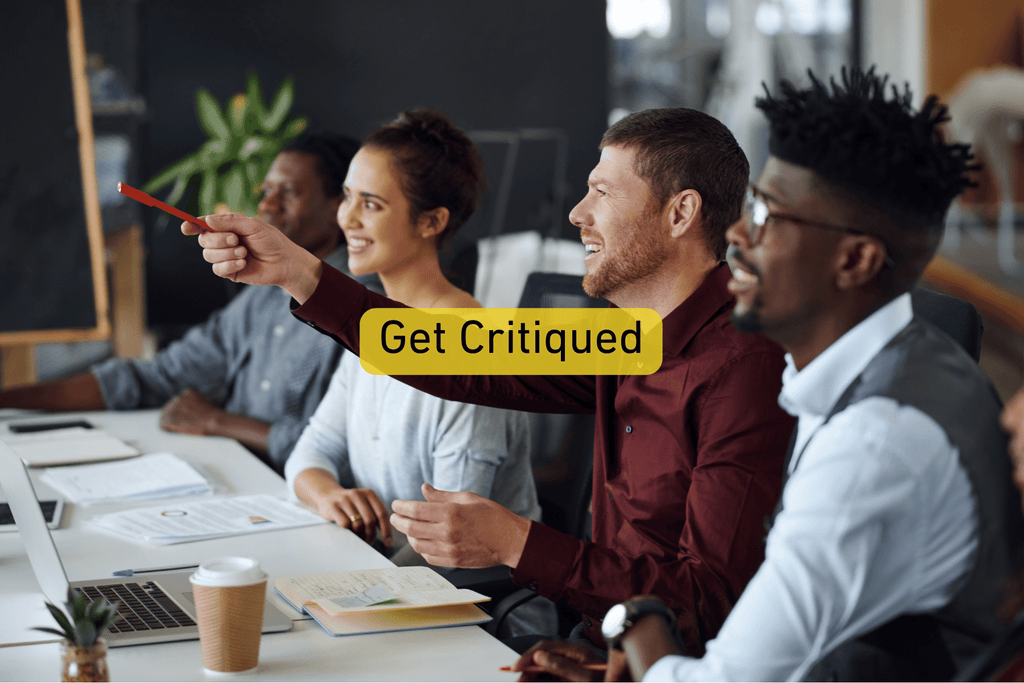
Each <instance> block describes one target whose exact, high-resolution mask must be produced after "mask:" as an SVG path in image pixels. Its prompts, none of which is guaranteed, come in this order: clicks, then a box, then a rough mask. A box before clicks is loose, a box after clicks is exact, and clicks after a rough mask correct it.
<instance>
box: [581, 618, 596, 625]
mask: <svg viewBox="0 0 1024 683" xmlns="http://www.w3.org/2000/svg"><path fill="white" fill-rule="evenodd" d="M583 625H584V626H586V627H587V628H590V627H591V626H593V625H594V622H592V621H591V620H590V617H587V618H585V619H584V620H583Z"/></svg>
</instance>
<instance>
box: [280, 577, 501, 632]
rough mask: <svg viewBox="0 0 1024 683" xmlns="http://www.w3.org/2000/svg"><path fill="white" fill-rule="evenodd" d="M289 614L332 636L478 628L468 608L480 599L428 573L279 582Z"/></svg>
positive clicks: (478, 617)
mask: <svg viewBox="0 0 1024 683" xmlns="http://www.w3.org/2000/svg"><path fill="white" fill-rule="evenodd" d="M274 587H275V589H276V590H277V592H278V593H279V594H280V595H281V596H282V597H283V598H284V599H285V600H287V601H288V602H289V603H291V605H292V606H293V607H295V609H297V610H299V611H301V612H305V613H307V614H309V615H310V616H311V617H313V618H314V619H315V620H316V621H317V623H319V624H320V625H321V626H322V627H323V628H324V630H325V631H327V632H328V633H330V634H331V635H335V636H346V635H355V634H360V633H381V632H385V631H405V630H410V629H421V628H444V627H447V626H465V625H469V624H482V623H484V622H486V621H490V619H491V617H490V616H488V614H487V613H486V612H484V611H483V610H481V609H480V608H479V607H477V606H476V605H475V604H473V603H477V602H484V601H487V600H490V598H489V597H487V596H486V595H481V594H480V593H477V592H476V591H471V590H468V589H465V588H461V589H460V588H456V587H455V586H454V585H452V584H451V583H450V582H449V581H448V580H447V579H445V578H444V577H443V576H441V575H440V574H438V573H437V572H435V571H434V570H433V569H430V568H429V567H396V568H394V569H361V570H357V571H350V572H335V573H329V574H309V575H306V576H283V577H280V578H278V579H277V581H276V582H275V584H274Z"/></svg>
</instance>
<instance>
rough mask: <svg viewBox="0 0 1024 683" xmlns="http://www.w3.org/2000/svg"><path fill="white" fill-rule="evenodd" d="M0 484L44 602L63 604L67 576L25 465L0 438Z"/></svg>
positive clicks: (65, 596)
mask: <svg viewBox="0 0 1024 683" xmlns="http://www.w3.org/2000/svg"><path fill="white" fill-rule="evenodd" d="M0 485H2V486H3V488H4V494H5V495H6V497H7V502H8V503H9V504H10V506H11V512H13V513H14V521H15V522H16V523H17V524H18V531H19V532H21V539H22V541H23V542H24V543H25V552H26V553H27V554H28V560H29V562H30V563H31V564H32V571H34V572H35V575H36V581H38V582H39V587H40V588H42V590H43V594H44V595H46V599H47V600H49V601H50V602H52V603H53V604H55V605H62V604H64V601H65V600H67V597H68V577H67V574H66V573H65V571H64V565H63V564H62V563H61V561H60V555H58V554H57V546H56V545H54V543H53V537H52V536H51V535H50V529H49V528H47V526H46V519H45V518H44V517H43V511H42V510H41V509H40V507H39V501H38V499H37V498H36V492H35V488H33V486H32V479H31V478H29V476H28V469H26V467H25V463H23V462H22V461H21V458H19V457H18V455H17V454H16V453H15V452H14V451H13V450H11V448H10V446H8V445H7V444H6V443H4V441H3V439H0Z"/></svg>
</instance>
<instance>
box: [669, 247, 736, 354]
mask: <svg viewBox="0 0 1024 683" xmlns="http://www.w3.org/2000/svg"><path fill="white" fill-rule="evenodd" d="M730 277H732V271H730V270H729V267H728V266H727V265H726V264H725V263H720V264H718V266H717V267H716V268H715V269H714V270H712V271H711V272H710V273H708V274H707V276H706V277H705V278H704V282H702V283H700V286H699V287H697V289H696V291H694V293H693V294H691V295H690V296H688V297H686V299H685V300H683V302H682V303H681V304H679V305H678V306H676V307H675V308H674V309H673V310H672V312H671V313H669V314H668V315H667V316H665V319H664V320H662V338H663V339H664V341H663V342H662V344H663V346H662V353H663V355H664V356H665V357H666V358H668V357H674V356H678V355H679V354H681V353H682V352H683V349H684V348H686V345H687V344H689V343H690V340H691V339H693V337H694V335H696V334H697V332H699V331H700V329H701V328H702V327H704V325H706V324H707V322H708V321H709V320H711V319H712V318H714V317H715V315H717V314H718V312H719V311H721V310H722V308H723V307H726V306H727V307H730V308H731V307H732V305H733V298H732V294H730V293H729V290H728V289H727V288H726V286H725V285H726V283H727V282H728V281H729V278H730Z"/></svg>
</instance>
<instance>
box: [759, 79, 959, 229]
mask: <svg viewBox="0 0 1024 683" xmlns="http://www.w3.org/2000/svg"><path fill="white" fill-rule="evenodd" d="M808 74H809V75H810V78H811V87H810V88H809V89H807V90H797V89H796V88H795V87H794V86H793V84H792V83H790V82H789V81H783V82H782V83H781V96H780V97H778V98H776V97H772V95H771V93H769V92H768V88H767V86H765V97H761V98H758V99H757V100H756V102H755V104H756V106H757V107H758V108H759V109H760V110H761V111H763V112H764V114H765V116H766V117H767V118H768V122H769V128H770V138H769V143H768V147H769V151H770V152H771V154H772V155H773V156H775V157H778V158H779V159H782V160H783V161H787V162H789V163H792V164H796V165H798V166H803V167H805V168H809V169H811V170H813V171H815V172H816V173H817V174H818V175H820V176H821V177H822V178H824V179H825V180H827V181H829V182H831V183H833V184H835V185H838V186H840V187H846V188H849V189H853V190H856V191H859V192H861V193H863V194H865V195H867V196H869V197H871V198H873V199H874V200H875V201H878V202H879V203H881V204H882V205H884V206H885V207H887V208H889V209H893V210H895V211H896V213H897V215H898V216H899V217H901V218H902V219H904V220H906V221H907V222H908V223H909V224H911V225H917V226H919V227H927V228H932V229H935V228H937V227H938V225H939V224H940V223H941V221H942V217H943V215H944V214H945V212H946V210H947V209H948V208H949V205H950V204H951V203H952V201H953V199H955V198H956V196H957V195H959V194H960V193H961V192H962V191H963V190H964V188H965V187H969V186H973V185H974V183H972V182H971V181H970V180H969V179H968V178H967V176H966V174H967V173H968V172H969V171H974V170H977V169H978V168H979V167H978V166H977V165H973V164H971V163H970V161H971V160H972V159H973V155H972V154H971V152H970V148H969V146H968V145H962V144H945V143H944V141H943V138H942V133H941V129H940V127H939V126H940V124H942V123H944V122H945V121H948V120H949V116H948V115H947V114H946V107H945V105H942V104H940V103H939V101H938V98H937V97H936V96H934V95H932V96H930V97H928V99H927V100H925V103H924V105H923V106H922V107H921V110H920V111H918V112H914V110H913V108H912V107H911V95H910V88H909V86H907V85H904V88H903V91H902V92H900V90H899V88H897V87H896V86H895V85H892V86H890V87H891V93H892V98H891V99H886V85H887V83H888V76H882V77H879V76H876V75H875V69H874V67H871V68H870V69H869V70H868V71H867V72H864V71H862V70H861V69H859V68H853V69H849V70H847V69H846V68H845V67H844V68H843V70H842V83H841V84H840V83H836V80H835V78H830V79H829V82H828V85H826V84H825V83H823V82H822V81H819V80H818V79H817V78H815V76H814V74H813V73H811V72H810V71H808ZM901 222H902V221H901Z"/></svg>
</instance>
